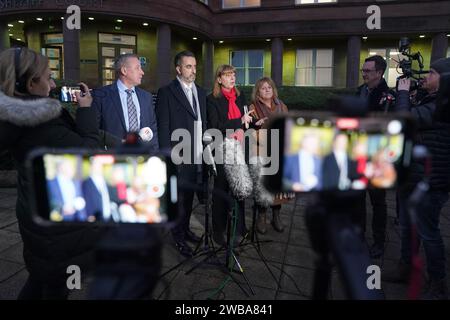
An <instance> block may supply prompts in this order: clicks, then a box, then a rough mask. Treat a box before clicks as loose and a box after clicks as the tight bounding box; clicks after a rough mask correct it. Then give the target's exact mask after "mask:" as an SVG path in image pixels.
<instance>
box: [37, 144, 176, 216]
mask: <svg viewBox="0 0 450 320" xmlns="http://www.w3.org/2000/svg"><path fill="white" fill-rule="evenodd" d="M34 166H35V171H37V172H40V174H35V179H38V180H39V181H37V182H36V183H35V187H37V188H39V186H42V187H43V188H44V192H41V193H40V194H39V193H37V197H39V199H38V202H40V204H39V205H38V207H39V210H38V211H39V217H40V218H41V219H42V220H44V221H46V222H50V223H72V222H81V223H108V224H111V223H113V224H114V223H139V224H161V223H167V222H170V221H172V220H174V219H175V217H176V212H177V210H176V208H175V204H176V202H177V198H176V196H177V191H176V177H175V176H171V175H170V171H171V170H170V169H169V168H168V164H167V163H166V160H165V158H164V157H160V156H149V155H131V154H126V155H125V154H116V155H113V154H70V153H66V154H52V153H45V154H43V155H42V156H40V157H38V159H37V160H35V161H34ZM36 167H38V168H36Z"/></svg>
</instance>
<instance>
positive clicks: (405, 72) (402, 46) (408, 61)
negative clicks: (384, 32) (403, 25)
mask: <svg viewBox="0 0 450 320" xmlns="http://www.w3.org/2000/svg"><path fill="white" fill-rule="evenodd" d="M398 50H399V52H400V53H401V54H402V55H403V56H405V57H406V58H405V59H401V60H400V61H398V65H397V71H398V69H401V74H402V75H401V76H400V77H398V78H397V85H396V88H397V87H398V80H400V79H404V78H410V79H412V80H411V88H410V91H415V90H417V89H418V88H419V87H420V81H421V80H422V78H421V75H422V74H426V73H428V72H429V71H427V70H423V69H424V65H423V57H422V55H421V54H420V52H415V53H411V42H410V40H409V38H407V37H403V38H401V39H400V41H399V45H398ZM414 61H417V63H418V65H419V70H416V69H413V62H414ZM399 73H400V72H399Z"/></svg>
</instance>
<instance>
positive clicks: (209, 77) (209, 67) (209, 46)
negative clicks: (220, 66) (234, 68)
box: [202, 40, 214, 92]
mask: <svg viewBox="0 0 450 320" xmlns="http://www.w3.org/2000/svg"><path fill="white" fill-rule="evenodd" d="M202 57H203V88H205V89H206V91H207V92H209V91H211V89H212V87H213V82H214V42H212V41H210V40H208V41H205V42H203V47H202Z"/></svg>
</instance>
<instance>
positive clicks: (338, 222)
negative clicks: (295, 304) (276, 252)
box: [305, 191, 384, 300]
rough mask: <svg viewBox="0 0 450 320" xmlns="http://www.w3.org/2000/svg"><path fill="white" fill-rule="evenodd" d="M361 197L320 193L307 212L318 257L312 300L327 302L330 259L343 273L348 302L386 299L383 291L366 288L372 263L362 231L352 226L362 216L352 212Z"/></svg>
mask: <svg viewBox="0 0 450 320" xmlns="http://www.w3.org/2000/svg"><path fill="white" fill-rule="evenodd" d="M363 192H365V191H363ZM359 197H361V191H349V192H345V193H334V194H333V193H320V194H319V196H318V198H317V201H316V202H315V203H313V204H311V205H309V206H308V208H307V209H306V215H305V219H306V226H307V228H308V233H309V235H310V239H311V243H312V247H313V249H314V251H316V253H317V254H318V259H317V261H316V271H315V274H314V288H313V299H318V300H326V299H327V298H328V290H329V286H330V281H331V270H332V264H331V260H330V256H331V255H332V256H333V258H334V259H333V260H334V261H335V262H336V263H337V265H338V268H339V270H340V272H341V275H342V278H343V280H344V286H345V288H346V292H347V296H348V297H349V299H356V300H360V299H361V300H381V299H384V295H383V294H382V292H381V290H377V289H370V288H369V287H368V285H367V280H368V277H369V274H368V273H367V268H368V267H369V266H370V265H372V262H371V259H370V256H369V252H368V249H367V246H366V245H365V243H364V241H363V239H362V234H361V231H360V230H358V226H357V225H356V224H355V223H354V222H352V217H353V216H354V215H358V214H361V213H360V212H357V211H356V210H355V209H354V208H353V207H354V204H355V203H357V202H358V200H359Z"/></svg>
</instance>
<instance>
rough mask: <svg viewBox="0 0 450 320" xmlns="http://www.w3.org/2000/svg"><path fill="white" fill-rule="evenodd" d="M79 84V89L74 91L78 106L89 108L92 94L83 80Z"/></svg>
mask: <svg viewBox="0 0 450 320" xmlns="http://www.w3.org/2000/svg"><path fill="white" fill-rule="evenodd" d="M79 85H80V91H77V92H75V96H76V98H77V101H78V105H79V106H80V108H89V107H90V106H91V105H92V96H91V93H90V91H89V87H88V86H87V85H86V84H85V83H83V82H80V83H79Z"/></svg>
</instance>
